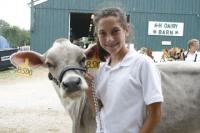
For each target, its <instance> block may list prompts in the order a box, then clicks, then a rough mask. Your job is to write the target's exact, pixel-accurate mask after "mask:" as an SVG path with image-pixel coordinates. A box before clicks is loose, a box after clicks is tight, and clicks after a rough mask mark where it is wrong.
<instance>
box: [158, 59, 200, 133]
mask: <svg viewBox="0 0 200 133" xmlns="http://www.w3.org/2000/svg"><path fill="white" fill-rule="evenodd" d="M157 67H158V68H159V70H160V72H161V79H162V88H163V95H164V103H163V118H162V121H161V123H160V125H159V126H158V128H157V131H156V133H196V132H198V131H199V132H200V126H199V124H200V100H199V98H200V83H199V82H200V63H188V62H169V63H161V64H157Z"/></svg>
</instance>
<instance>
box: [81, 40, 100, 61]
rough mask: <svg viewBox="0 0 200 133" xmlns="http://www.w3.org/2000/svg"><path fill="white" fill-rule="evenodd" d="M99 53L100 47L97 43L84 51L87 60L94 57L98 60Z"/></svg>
mask: <svg viewBox="0 0 200 133" xmlns="http://www.w3.org/2000/svg"><path fill="white" fill-rule="evenodd" d="M97 52H98V46H97V44H96V43H95V44H90V45H89V46H88V48H87V49H84V53H85V55H86V57H87V59H91V58H94V57H95V58H98V57H96V56H98V55H97Z"/></svg>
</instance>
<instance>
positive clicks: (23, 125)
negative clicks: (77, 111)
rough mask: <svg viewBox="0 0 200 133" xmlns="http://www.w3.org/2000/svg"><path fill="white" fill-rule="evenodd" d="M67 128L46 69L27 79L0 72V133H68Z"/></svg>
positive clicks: (11, 72)
mask: <svg viewBox="0 0 200 133" xmlns="http://www.w3.org/2000/svg"><path fill="white" fill-rule="evenodd" d="M71 126H72V123H71V119H70V118H69V116H68V114H67V113H66V112H65V110H64V108H63V106H62V105H61V103H60V101H59V99H58V97H57V94H56V92H55V90H54V88H53V86H52V84H51V82H50V81H49V80H48V77H47V69H44V68H38V69H35V70H33V75H32V77H29V78H28V77H21V76H17V75H16V73H15V71H14V69H8V70H4V71H0V133H71Z"/></svg>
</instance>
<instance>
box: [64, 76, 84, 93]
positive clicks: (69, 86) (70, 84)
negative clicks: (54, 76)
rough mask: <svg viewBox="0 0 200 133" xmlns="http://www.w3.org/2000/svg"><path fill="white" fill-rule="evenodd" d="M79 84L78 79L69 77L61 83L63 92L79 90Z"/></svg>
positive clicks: (79, 80)
mask: <svg viewBox="0 0 200 133" xmlns="http://www.w3.org/2000/svg"><path fill="white" fill-rule="evenodd" d="M80 84H81V78H80V77H69V78H68V79H67V80H65V81H63V83H62V85H63V88H64V90H66V91H67V92H74V91H77V90H79V89H80Z"/></svg>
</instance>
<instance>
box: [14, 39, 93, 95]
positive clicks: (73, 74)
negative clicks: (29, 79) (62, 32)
mask: <svg viewBox="0 0 200 133" xmlns="http://www.w3.org/2000/svg"><path fill="white" fill-rule="evenodd" d="M90 49H94V47H91V48H90ZM87 55H91V51H90V50H88V49H87V50H83V49H81V48H79V47H78V46H76V45H74V44H72V43H71V42H70V41H69V40H67V39H64V38H62V39H57V40H56V41H55V42H54V44H53V46H52V47H51V48H50V49H49V50H47V52H45V53H44V54H40V53H37V52H34V51H24V52H17V53H14V54H13V55H11V63H12V64H13V65H15V66H19V65H20V64H23V63H24V61H25V59H26V58H28V59H29V65H30V67H32V68H33V67H37V66H44V67H48V69H49V79H51V80H52V81H53V83H54V86H57V87H56V91H57V92H58V93H59V95H60V96H61V97H62V98H66V97H70V98H75V97H79V96H80V95H81V94H82V93H83V92H84V90H87V88H88V85H87V82H86V80H85V79H84V77H83V73H84V72H85V71H86V69H85V60H86V56H87Z"/></svg>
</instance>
